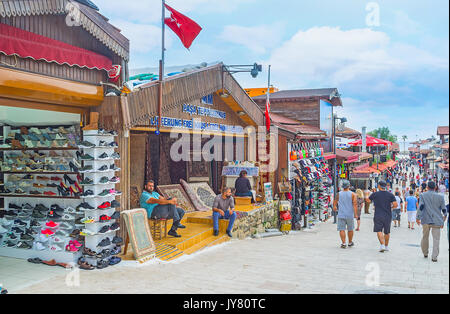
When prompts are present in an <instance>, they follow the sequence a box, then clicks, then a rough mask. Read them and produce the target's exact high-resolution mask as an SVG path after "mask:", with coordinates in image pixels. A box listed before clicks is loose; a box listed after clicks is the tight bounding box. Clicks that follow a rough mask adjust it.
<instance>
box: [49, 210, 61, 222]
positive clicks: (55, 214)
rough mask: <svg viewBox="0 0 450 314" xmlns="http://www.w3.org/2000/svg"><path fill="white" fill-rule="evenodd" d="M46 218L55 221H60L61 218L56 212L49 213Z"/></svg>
mask: <svg viewBox="0 0 450 314" xmlns="http://www.w3.org/2000/svg"><path fill="white" fill-rule="evenodd" d="M48 218H51V219H55V220H56V219H61V218H62V216H61V215H59V214H58V213H57V212H55V211H53V210H51V211H50V213H49V214H48Z"/></svg>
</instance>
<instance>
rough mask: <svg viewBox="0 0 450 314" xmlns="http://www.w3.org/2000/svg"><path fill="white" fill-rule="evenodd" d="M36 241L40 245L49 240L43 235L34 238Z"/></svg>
mask: <svg viewBox="0 0 450 314" xmlns="http://www.w3.org/2000/svg"><path fill="white" fill-rule="evenodd" d="M36 240H37V241H38V242H41V243H47V242H48V240H49V238H48V237H47V236H46V235H45V234H40V235H38V236H36Z"/></svg>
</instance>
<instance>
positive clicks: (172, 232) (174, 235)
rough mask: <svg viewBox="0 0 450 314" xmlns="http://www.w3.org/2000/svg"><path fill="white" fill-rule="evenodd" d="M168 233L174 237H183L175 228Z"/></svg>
mask: <svg viewBox="0 0 450 314" xmlns="http://www.w3.org/2000/svg"><path fill="white" fill-rule="evenodd" d="M167 234H168V235H170V236H171V237H174V238H181V235H179V234H178V233H177V232H176V231H175V230H170V231H169V232H167Z"/></svg>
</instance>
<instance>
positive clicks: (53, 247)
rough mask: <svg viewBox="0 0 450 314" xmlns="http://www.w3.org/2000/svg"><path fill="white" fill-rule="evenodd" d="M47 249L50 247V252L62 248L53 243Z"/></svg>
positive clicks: (59, 250)
mask: <svg viewBox="0 0 450 314" xmlns="http://www.w3.org/2000/svg"><path fill="white" fill-rule="evenodd" d="M49 249H50V251H51V252H61V251H62V250H63V249H62V248H60V247H59V246H57V245H56V244H53V245H52V246H50V248H49Z"/></svg>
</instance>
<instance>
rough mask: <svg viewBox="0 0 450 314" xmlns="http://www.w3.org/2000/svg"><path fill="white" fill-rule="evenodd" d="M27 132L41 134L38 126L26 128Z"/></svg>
mask: <svg viewBox="0 0 450 314" xmlns="http://www.w3.org/2000/svg"><path fill="white" fill-rule="evenodd" d="M28 132H31V133H35V134H38V135H41V134H42V133H41V130H39V129H38V128H30V129H29V130H28Z"/></svg>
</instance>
